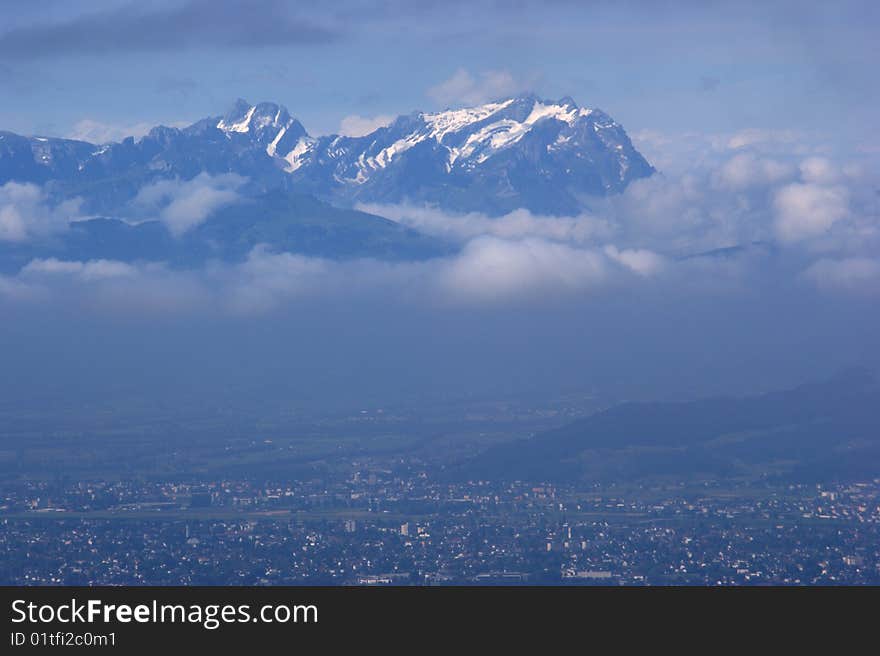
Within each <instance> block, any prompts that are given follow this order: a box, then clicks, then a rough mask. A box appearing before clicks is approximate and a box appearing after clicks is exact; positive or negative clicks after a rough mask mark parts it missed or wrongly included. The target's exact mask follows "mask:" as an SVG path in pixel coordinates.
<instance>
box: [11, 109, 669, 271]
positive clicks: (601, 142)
mask: <svg viewBox="0 0 880 656" xmlns="http://www.w3.org/2000/svg"><path fill="white" fill-rule="evenodd" d="M652 173H653V168H652V167H651V166H650V165H649V164H648V162H647V161H646V160H645V159H644V157H642V155H641V154H640V153H638V151H636V150H635V148H634V147H633V145H632V143H631V142H630V140H629V137H628V136H627V135H626V132H625V131H624V129H623V128H622V127H621V126H620V125H619V124H618V123H616V122H615V121H614V120H613V119H612V118H611V117H609V116H608V115H607V114H605V113H604V112H602V111H601V110H598V109H591V108H583V107H579V106H578V105H577V104H576V103H575V102H574V101H573V100H571V99H570V98H564V99H562V100H559V101H548V100H542V99H540V98H538V97H537V96H535V95H531V94H529V95H524V96H519V97H513V98H507V99H503V100H499V101H497V102H492V103H487V104H485V105H480V106H478V107H470V108H464V109H454V110H447V111H442V112H434V113H430V112H415V113H412V114H409V115H405V116H400V117H398V118H397V119H396V120H394V121H393V122H392V123H391V124H390V125H388V126H387V127H382V128H379V129H377V130H375V131H373V132H372V133H370V134H368V135H365V136H361V137H347V136H339V135H330V136H322V137H313V136H311V135H309V134H308V133H307V131H306V129H305V128H304V127H303V125H302V124H301V123H300V122H299V121H298V120H297V119H296V118H294V117H292V116H291V115H290V113H289V112H288V110H287V109H286V108H284V107H283V106H281V105H278V104H275V103H259V104H257V105H251V104H250V103H248V102H246V101H244V100H239V101H238V102H236V103H235V105H234V106H233V107H232V109H231V110H230V111H229V112H228V113H227V114H226V115H224V116H215V117H208V118H205V119H202V120H200V121H198V122H196V123H194V124H192V125H190V126H188V127H185V128H170V127H162V126H160V127H156V128H154V129H152V130H151V131H150V132H149V133H148V134H147V135H146V136H144V137H142V138H140V139H134V138H127V139H124V140H123V141H121V142H118V143H108V144H91V143H86V142H82V141H76V140H70V139H58V138H49V137H40V136H34V137H26V136H20V135H16V134H13V133H10V132H0V185H3V184H5V183H8V182H18V183H32V184H36V185H40V186H41V188H42V190H43V192H44V193H45V194H46V198H47V199H48V202H49V203H52V204H54V205H58V204H60V203H61V202H63V201H68V200H71V199H77V202H78V203H79V205H78V210H77V214H76V215H75V216H71V217H70V219H71V220H72V219H77V221H76V222H75V223H73V224H72V225H71V227H70V230H69V234H60V233H59V234H55V235H52V236H51V239H43V240H38V241H34V240H29V241H28V243H10V240H7V241H6V242H3V241H0V256H2V257H3V258H4V262H3V263H2V268H3V269H9V268H10V266H11V263H13V262H19V261H21V260H22V259H24V258H27V257H31V256H49V255H52V256H56V255H57V256H65V257H71V258H72V257H86V256H89V257H92V256H94V257H97V256H100V257H105V258H110V259H123V260H134V259H147V260H153V259H156V258H159V259H170V260H173V261H175V262H178V263H193V262H200V261H202V260H203V259H205V258H206V257H209V256H218V255H219V256H220V257H223V258H236V257H241V256H242V253H243V249H244V248H245V247H246V246H247V245H250V244H253V243H254V242H255V240H258V239H265V240H267V241H266V242H265V243H266V244H267V245H268V246H269V247H272V248H276V249H279V250H285V251H291V252H299V253H308V254H319V255H322V256H327V257H361V256H369V257H379V258H385V257H392V258H413V259H419V258H423V257H430V256H432V255H436V254H438V253H442V252H444V251H446V250H448V247H447V246H445V245H443V244H440V243H437V242H436V241H435V240H432V239H430V238H428V237H423V236H419V235H416V234H415V233H413V232H412V231H408V230H404V229H401V228H399V227H395V226H393V225H389V222H388V221H385V220H382V219H380V218H379V217H375V216H371V215H368V214H365V213H355V212H353V211H352V210H351V208H352V207H353V206H354V205H355V204H356V203H358V202H370V203H399V202H413V203H428V204H430V205H432V206H435V207H438V208H441V209H445V210H450V211H457V212H481V213H485V214H488V215H500V214H503V213H506V212H509V211H511V210H513V209H517V208H526V209H529V210H531V211H533V212H536V213H541V214H551V215H553V214H556V215H559V214H575V213H577V212H578V211H580V209H581V208H582V205H583V201H584V199H586V198H589V197H591V196H593V197H594V196H604V195H608V194H614V193H618V192H620V191H622V190H623V189H624V188H625V187H626V186H627V185H628V184H629V183H630V182H632V181H633V180H636V179H638V178H642V177H646V176H649V175H651V174H652ZM200 175H208V176H228V175H234V176H238V177H240V178H241V180H242V183H241V185H240V186H239V187H238V188H237V189H236V197H237V199H238V200H237V202H235V203H233V204H231V205H230V206H228V207H224V208H222V209H220V210H216V211H214V210H212V212H211V214H210V215H209V216H208V217H207V219H206V220H204V221H203V222H201V223H200V224H199V225H198V227H197V228H194V229H192V230H191V231H187V232H186V233H185V234H183V235H181V234H177V233H175V234H172V233H171V232H170V231H169V230H167V229H166V227H165V226H163V225H162V224H160V223H157V222H155V221H153V220H152V219H154V218H155V217H150V216H146V217H144V216H143V215H142V213H140V214H139V213H138V212H135V211H133V209H132V203H133V201H135V199H137V198H138V194H139V193H140V192H141V191H142V190H143V189H145V188H147V187H149V186H150V185H155V184H157V183H160V182H162V181H167V180H176V181H191V180H193V179H195V178H196V177H197V176H200Z"/></svg>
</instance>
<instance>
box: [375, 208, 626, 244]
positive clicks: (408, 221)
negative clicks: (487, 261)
mask: <svg viewBox="0 0 880 656" xmlns="http://www.w3.org/2000/svg"><path fill="white" fill-rule="evenodd" d="M358 209H360V210H363V211H364V212H370V213H371V214H377V215H379V216H384V217H385V218H388V219H391V220H392V221H396V222H398V223H401V224H403V225H405V226H408V227H410V228H413V229H415V230H418V231H420V232H424V233H426V234H429V235H434V236H437V237H442V238H444V239H447V240H450V241H455V242H466V241H468V240H470V239H473V238H475V237H480V236H483V235H493V236H495V237H502V238H504V239H521V238H525V237H540V238H542V239H548V240H551V241H560V242H567V243H572V244H585V243H590V242H594V241H596V240H598V239H600V238H607V237H610V236H611V234H612V232H613V230H612V227H611V225H610V224H609V223H608V221H607V220H605V219H602V218H599V217H596V216H592V215H589V214H582V215H580V216H542V215H540V214H533V213H531V212H529V211H528V210H525V209H519V210H514V211H513V212H510V213H508V214H505V215H503V216H499V217H490V216H487V215H485V214H482V213H480V212H469V213H466V214H456V213H451V212H444V211H443V210H440V209H437V208H435V207H431V206H427V205H422V206H419V205H411V204H406V203H404V204H400V205H381V204H365V203H362V204H359V205H358Z"/></svg>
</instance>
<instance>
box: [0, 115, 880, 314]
mask: <svg viewBox="0 0 880 656" xmlns="http://www.w3.org/2000/svg"><path fill="white" fill-rule="evenodd" d="M638 141H639V145H642V144H648V145H647V148H648V149H650V148H651V147H652V145H653V147H658V145H659V147H661V148H662V150H663V151H664V152H666V153H672V155H675V156H676V157H677V160H676V161H677V162H678V163H677V164H676V165H673V166H671V167H670V171H669V173H666V174H658V175H655V176H652V177H651V178H648V179H644V180H639V181H636V182H634V183H632V184H631V185H630V186H629V187H628V188H627V190H626V191H625V192H624V193H623V194H620V195H618V196H613V197H609V198H604V199H597V198H592V199H589V198H588V199H584V201H585V205H586V207H587V209H586V210H585V211H584V212H583V213H582V214H580V215H578V216H568V217H566V216H540V215H535V214H532V213H531V212H528V211H526V210H516V211H514V212H511V213H509V214H507V215H504V216H501V217H489V216H486V215H483V214H479V213H467V214H450V213H446V212H443V211H440V210H438V209H437V208H433V207H429V206H424V205H412V204H401V205H375V204H374V205H362V206H360V209H363V210H366V211H369V212H372V213H375V214H378V215H381V216H385V217H387V218H389V219H391V220H394V221H396V222H399V223H401V224H402V225H405V226H407V227H410V228H413V229H416V230H419V231H421V232H424V233H427V234H430V235H433V236H435V237H439V238H441V239H444V240H446V241H448V242H450V243H453V244H455V245H456V246H457V252H456V253H455V254H454V255H451V256H448V257H443V258H437V259H433V260H428V261H420V262H394V263H392V262H383V261H376V260H370V259H362V260H349V261H335V260H329V259H322V258H314V257H305V256H301V255H297V254H291V253H279V252H275V251H273V250H272V248H271V246H269V245H261V246H258V247H257V248H255V249H254V250H253V251H252V252H251V253H250V254H249V256H248V257H247V258H246V259H245V260H244V261H243V262H240V263H238V264H220V263H211V264H209V265H208V266H206V267H204V268H203V269H201V270H190V271H182V270H176V269H172V268H169V267H168V266H167V265H165V264H163V263H133V264H131V263H128V264H127V263H122V262H110V261H106V260H101V261H91V262H68V261H64V260H63V259H54V260H35V261H32V262H31V263H29V264H27V265H26V266H24V267H23V268H22V269H21V270H20V271H19V272H18V273H15V274H9V275H6V276H5V277H3V278H2V284H0V297H3V298H6V299H15V301H16V302H21V301H23V300H27V299H30V300H32V301H33V302H45V300H46V299H47V298H53V297H54V298H61V297H64V296H67V297H81V298H82V299H85V301H86V302H87V303H88V304H91V305H93V306H95V307H104V308H110V307H126V308H137V309H138V310H139V311H140V310H143V309H144V308H149V309H150V310H151V311H171V312H193V311H209V312H217V313H220V314H229V315H252V314H263V313H267V312H273V311H275V310H277V309H279V308H285V307H293V306H297V305H298V304H300V303H315V302H320V303H332V304H345V303H373V304H376V305H377V306H381V305H383V304H387V303H392V304H393V303H399V304H404V305H409V306H413V307H441V308H462V309H467V308H469V309H475V308H505V307H520V308H524V307H536V308H537V307H546V306H548V305H550V304H554V303H555V304H558V305H566V304H574V305H579V304H584V303H587V304H590V303H592V302H593V300H592V299H596V303H601V302H606V301H607V300H608V299H609V298H610V297H620V296H623V297H626V296H627V295H629V294H642V293H650V294H656V295H657V296H658V297H663V296H668V295H670V294H674V295H681V294H684V295H687V294H693V295H695V297H700V298H709V297H711V298H716V297H717V298H723V297H724V296H725V295H728V294H748V293H756V294H765V293H769V292H767V290H768V289H771V288H772V289H775V290H777V291H778V293H780V294H783V295H784V294H786V293H791V292H797V293H800V292H799V291H798V290H800V291H804V290H813V291H816V292H818V293H820V294H825V295H828V296H830V297H844V298H850V299H856V301H855V302H861V301H858V300H857V299H864V298H871V297H873V296H874V295H876V293H877V290H878V287H880V279H878V278H880V277H878V272H880V218H878V206H880V205H878V200H877V199H878V193H877V189H878V188H880V183H878V181H880V176H878V175H877V167H876V162H874V161H872V160H871V159H870V158H865V157H862V158H853V157H852V156H849V157H846V156H840V155H838V154H835V153H833V152H829V150H828V149H827V148H825V147H824V146H823V145H822V144H821V142H811V141H810V140H808V139H806V138H805V137H804V136H803V135H792V134H788V133H785V134H781V135H780V134H777V133H772V132H767V131H747V132H746V133H742V134H735V135H689V136H687V137H684V138H682V137H681V136H680V135H661V134H656V133H654V134H643V135H640V136H639V137H638ZM682 162H684V163H682ZM244 183H245V180H244V179H243V178H240V177H239V176H235V175H219V176H209V175H207V174H201V175H199V176H196V177H195V178H193V179H192V180H188V181H183V180H162V181H158V182H154V183H152V184H150V185H148V186H145V187H144V188H142V189H141V190H140V192H139V193H138V194H137V196H136V198H135V200H134V201H133V203H132V208H133V209H134V211H135V213H136V214H137V215H138V216H140V217H141V218H159V219H160V220H162V221H164V222H165V223H166V225H168V227H169V229H170V230H171V231H172V232H173V234H175V235H182V234H184V233H185V232H186V231H187V230H190V229H192V228H193V227H194V226H197V225H198V224H199V223H200V222H201V221H203V220H205V218H206V217H207V216H209V215H210V214H211V213H212V212H213V211H215V210H216V209H218V208H220V207H223V206H224V205H227V204H229V203H232V202H235V201H236V200H238V199H239V190H240V189H241V187H242V186H243V184H244ZM73 209H75V208H73ZM70 211H71V207H67V208H63V207H57V208H52V207H51V206H50V205H49V203H48V202H47V201H46V197H45V195H44V192H43V191H42V190H40V189H39V188H38V187H34V186H33V185H16V184H14V183H13V184H8V185H5V186H4V187H0V240H3V239H5V240H7V241H12V240H19V241H20V240H23V239H28V238H29V237H30V236H31V235H35V234H40V233H43V234H44V233H45V232H46V231H51V230H52V229H58V227H59V226H63V225H64V224H65V223H66V220H67V219H66V218H65V216H66V214H67V213H69V212H70ZM0 243H2V242H0ZM61 290H63V293H62V291H61ZM609 295H611V296H609ZM138 299H142V302H140V301H139V300H138Z"/></svg>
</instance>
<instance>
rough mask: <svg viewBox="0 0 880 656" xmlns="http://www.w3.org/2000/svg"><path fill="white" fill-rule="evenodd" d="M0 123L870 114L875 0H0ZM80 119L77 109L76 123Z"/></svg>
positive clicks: (847, 122) (316, 125)
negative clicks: (250, 104) (468, 109)
mask: <svg viewBox="0 0 880 656" xmlns="http://www.w3.org/2000/svg"><path fill="white" fill-rule="evenodd" d="M2 4H3V5H4V6H3V16H4V22H3V27H2V28H0V96H2V103H0V127H2V128H4V129H10V130H14V131H18V132H22V133H45V134H52V135H72V134H79V135H80V136H83V135H88V134H96V133H97V134H102V133H103V134H107V135H109V136H119V135H121V134H122V133H124V132H125V131H135V132H137V131H143V129H144V128H145V126H148V125H153V124H156V123H166V124H174V123H180V122H189V121H194V120H196V119H198V118H201V117H203V116H206V115H215V114H218V113H222V112H223V111H224V109H225V108H226V107H227V106H228V105H229V104H230V103H231V102H232V101H233V100H234V99H235V98H236V97H238V96H242V97H245V98H247V99H249V100H252V101H255V102H256V101H259V100H273V101H277V102H281V103H284V104H285V105H287V106H288V107H289V108H290V110H291V112H292V113H293V114H294V115H296V116H298V117H299V118H300V119H301V120H302V121H303V123H304V124H305V125H306V127H307V129H309V131H310V132H312V133H315V134H320V133H327V132H333V131H337V130H338V129H339V127H340V124H341V122H342V121H343V120H344V119H345V118H346V117H351V116H357V117H361V118H362V119H374V118H375V117H385V116H389V115H395V114H399V113H404V112H408V111H411V110H414V109H434V108H441V107H442V106H445V105H460V104H468V103H469V102H474V101H479V100H481V99H483V98H485V97H488V96H491V95H504V94H508V93H513V92H516V91H519V90H522V89H531V90H534V91H536V92H538V93H540V94H542V95H544V96H547V97H562V96H565V95H570V96H572V97H574V98H575V99H576V100H577V101H578V102H580V103H581V104H585V105H594V106H599V107H602V108H603V109H605V110H606V111H608V112H609V113H611V114H612V115H613V116H614V117H615V118H617V119H618V120H619V121H620V122H622V123H623V124H624V126H626V127H627V128H628V129H629V130H630V131H638V130H643V129H650V130H660V131H667V132H681V131H688V130H696V131H702V132H732V131H737V130H741V129H745V128H765V129H780V128H786V129H795V130H805V131H826V132H827V131H831V132H833V133H834V135H835V139H837V140H839V141H840V142H842V143H851V142H853V141H857V140H858V139H859V138H860V135H863V134H864V132H865V131H866V130H868V129H870V127H871V125H872V117H873V114H874V112H875V108H876V105H877V101H878V100H880V98H878V95H880V91H878V89H880V85H878V74H877V70H878V69H877V64H876V62H877V61H880V46H878V40H877V39H876V34H877V27H878V25H880V9H878V5H877V3H873V2H858V1H856V2H852V1H851V2H840V3H803V2H766V3H741V2H722V1H718V2H708V3H707V2H686V1H679V2H675V1H663V0H658V1H652V2H638V1H630V2H606V1H599V2H566V1H556V2H540V3H539V2H528V1H525V0H523V1H519V2H501V1H496V2H454V1H453V2H419V3H412V2H402V1H400V2H394V1H391V2H335V3H332V4H329V5H328V3H318V2H296V3H293V2H283V1H281V0H255V1H252V2H247V3H237V2H229V1H228V0H214V1H212V2H206V1H203V0H164V1H160V2H151V3H149V4H147V3H132V2H129V1H127V0H123V1H119V0H108V1H103V2H94V1H89V0H87V1H83V2H77V3H69V2H61V1H59V0H46V1H44V2H39V3H21V2H3V3H2ZM84 122H85V123H84Z"/></svg>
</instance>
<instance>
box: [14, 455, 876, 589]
mask: <svg viewBox="0 0 880 656" xmlns="http://www.w3.org/2000/svg"><path fill="white" fill-rule="evenodd" d="M0 525H2V531H0V550H2V553H3V568H2V571H0V583H2V584H4V585H219V584H223V585H285V584H287V585H301V584H317V585H327V584H329V585H365V584H366V585H369V584H373V585H383V584H395V585H449V584H455V585H461V584H468V585H479V584H492V585H499V584H517V585H522V584H534V585H540V584H553V585H560V584H563V585H565V584H571V585H595V584H599V585H670V584H674V585H753V584H790V585H804V584H824V585H843V584H874V585H877V584H880V479H874V480H869V481H864V482H856V483H846V484H831V485H816V484H791V483H786V484H773V483H769V482H768V483H765V484H758V483H755V484H752V485H750V486H748V487H731V486H730V484H729V483H725V482H713V481H703V482H700V483H687V484H685V483H671V482H668V483H652V484H651V485H647V484H632V485H626V486H624V485H614V484H604V485H600V484H595V485H587V484H581V485H569V486H554V485H551V484H548V483H537V484H536V483H533V482H529V483H527V482H510V483H495V482H487V481H467V482H460V483H452V482H444V481H442V480H435V479H434V478H433V477H432V476H431V475H430V474H429V473H428V472H426V471H421V472H414V473H413V474H412V475H407V476H401V475H400V474H399V473H392V471H390V470H372V471H359V470H355V471H353V472H350V473H349V474H348V475H346V476H340V477H339V480H332V481H328V480H325V479H321V478H312V479H304V480H298V481H286V482H267V481H260V482H257V481H254V480H218V481H204V480H191V481H184V480H174V481H147V480H142V481H140V482H135V481H126V482H113V481H77V482H71V481H64V480H61V481H54V482H53V481H17V482H12V481H7V482H5V483H4V484H3V488H2V499H0Z"/></svg>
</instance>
